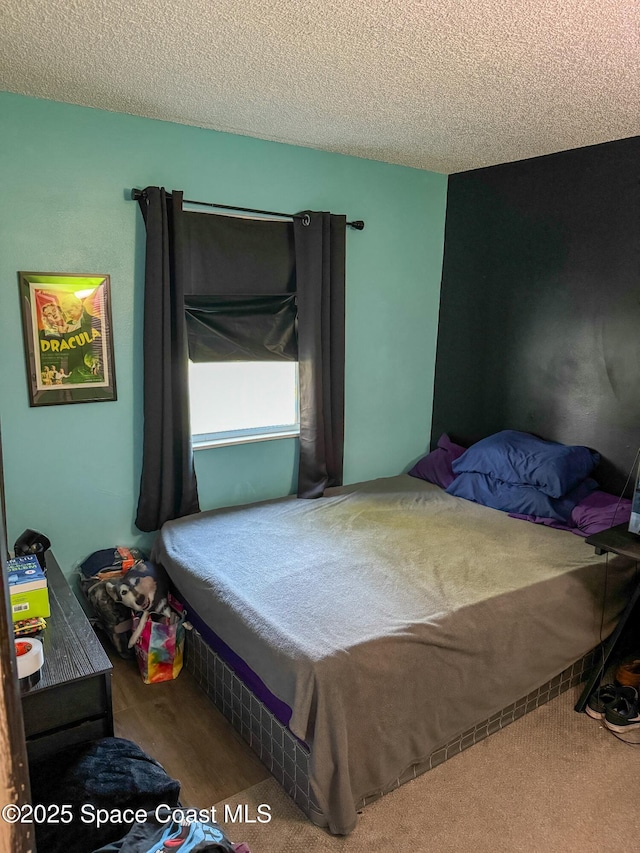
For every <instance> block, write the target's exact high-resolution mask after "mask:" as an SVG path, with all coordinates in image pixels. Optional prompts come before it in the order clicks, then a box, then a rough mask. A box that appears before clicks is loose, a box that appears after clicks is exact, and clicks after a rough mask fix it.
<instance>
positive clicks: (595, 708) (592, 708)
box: [585, 684, 620, 720]
mask: <svg viewBox="0 0 640 853" xmlns="http://www.w3.org/2000/svg"><path fill="white" fill-rule="evenodd" d="M619 696H620V686H619V685H618V684H604V685H603V686H602V687H599V688H598V689H597V690H595V691H594V692H593V693H592V694H591V696H589V701H588V702H587V707H586V708H585V711H586V712H587V714H588V715H589V716H590V717H593V719H594V720H603V719H604V715H605V712H606V710H607V708H610V707H612V706H613V705H615V703H616V702H617V701H618V698H619Z"/></svg>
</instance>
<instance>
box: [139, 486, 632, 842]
mask: <svg viewBox="0 0 640 853" xmlns="http://www.w3.org/2000/svg"><path fill="white" fill-rule="evenodd" d="M152 556H153V558H154V559H155V560H157V561H158V562H160V563H161V564H162V565H164V566H165V568H166V569H167V570H168V571H169V573H170V575H171V576H172V578H173V580H174V582H175V583H176V585H177V587H178V588H179V589H180V590H181V591H182V592H183V594H184V595H185V597H186V598H187V600H188V601H190V602H191V603H192V604H193V606H194V607H195V608H196V609H197V611H198V613H199V615H200V616H201V617H202V618H203V619H204V620H205V621H206V622H207V623H208V624H209V625H210V626H211V627H212V629H213V630H214V631H215V632H216V633H217V634H218V636H220V637H221V639H222V640H224V642H225V643H227V644H228V645H229V646H230V647H231V648H233V649H234V651H235V652H237V653H238V654H239V655H240V656H241V657H242V658H243V659H244V660H245V661H246V662H247V663H248V664H249V666H251V668H252V669H253V670H254V671H255V672H256V673H257V674H258V675H259V676H260V678H261V679H262V680H263V681H264V683H265V684H266V685H267V686H268V687H269V689H270V690H271V691H272V692H273V693H274V694H275V695H276V696H278V697H279V698H280V699H282V700H283V701H284V702H286V703H287V704H288V705H289V706H290V707H291V709H292V712H293V713H292V717H291V721H290V729H291V731H292V732H293V733H294V734H295V735H296V736H297V737H298V738H300V739H301V740H303V741H305V742H306V743H307V744H308V745H309V747H310V749H311V759H310V773H311V783H312V786H313V789H314V793H315V795H316V797H317V800H318V802H319V804H320V805H321V807H322V810H323V812H324V814H325V816H326V818H327V821H328V825H329V828H330V829H331V831H332V832H334V833H348V832H350V831H351V830H352V829H353V828H354V826H355V823H356V804H357V803H358V802H359V801H360V800H361V799H362V798H363V797H368V796H371V795H374V794H375V793H376V792H377V791H381V790H384V789H385V788H387V787H388V786H389V785H390V784H391V783H393V780H394V779H396V778H398V777H401V776H402V775H403V774H404V771H406V770H407V769H408V768H409V767H411V766H412V765H413V764H415V763H416V762H419V761H420V760H421V759H423V758H425V757H426V756H428V755H429V754H430V753H431V752H433V750H434V749H437V748H438V747H439V746H442V745H443V744H445V743H446V742H448V741H449V740H450V739H451V738H452V737H454V736H456V735H458V734H459V733H461V732H463V731H465V730H467V729H469V728H471V727H472V726H473V725H475V724H476V723H478V722H479V721H482V720H484V719H486V718H487V717H489V716H491V715H492V714H494V713H496V712H498V711H499V710H501V709H502V708H504V707H505V706H507V705H509V704H510V703H512V702H514V701H516V700H517V699H518V698H520V697H522V696H524V695H525V694H527V693H528V692H530V691H532V690H534V689H536V688H537V687H538V686H540V685H541V684H543V683H545V682H546V681H548V680H549V679H551V678H553V677H554V676H555V675H557V674H558V673H560V672H561V671H562V670H563V669H565V668H566V667H567V666H568V665H569V664H571V663H573V662H574V661H575V660H577V659H579V658H580V657H582V655H584V654H585V653H586V652H587V651H589V650H590V649H591V648H593V647H594V646H595V645H597V643H598V642H600V640H601V639H602V636H606V635H607V634H608V633H609V632H610V631H611V630H612V627H613V624H614V620H615V619H616V618H617V617H618V615H619V614H620V612H621V610H622V608H623V607H624V603H625V598H626V595H627V593H628V583H629V581H630V579H631V575H632V569H631V566H630V564H629V563H627V562H626V561H624V560H622V558H615V559H610V560H609V578H608V587H607V592H608V596H607V597H608V600H607V603H606V607H605V615H604V628H603V633H602V635H601V611H602V606H603V582H604V577H605V571H604V562H603V561H604V558H602V557H596V556H594V553H593V549H591V548H589V547H588V546H586V545H585V543H584V540H582V539H581V538H579V537H577V536H574V535H573V534H570V533H566V532H563V531H558V530H553V529H550V528H548V527H543V526H540V525H533V524H530V523H527V522H524V521H520V520H516V519H512V518H509V517H508V516H507V515H506V514H505V513H501V512H497V511H495V510H492V509H487V508H485V507H482V506H478V505H476V504H473V503H470V502H468V501H465V500H462V499H460V498H455V497H451V496H450V495H447V494H446V493H445V492H443V491H442V490H441V489H439V488H438V487H437V486H432V485H430V484H428V483H425V482H423V481H421V480H416V479H413V478H411V477H409V476H407V475H403V476H399V477H393V478H389V479H382V480H375V481H372V482H369V483H363V484H358V485H356V486H349V487H343V488H341V489H338V490H332V492H331V493H330V495H329V496H328V497H325V498H323V499H319V500H315V501H311V500H309V501H305V500H297V499H295V498H286V499H282V500H276V501H269V502H266V503H261V504H255V505H251V506H248V507H241V508H232V509H223V510H215V511H213V512H204V513H201V514H199V515H196V516H191V517H189V518H186V519H180V520H178V521H173V522H169V523H167V524H165V526H164V527H163V529H162V531H161V533H160V534H159V536H158V539H157V541H156V544H155V546H154V553H153V555H152Z"/></svg>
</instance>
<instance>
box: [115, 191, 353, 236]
mask: <svg viewBox="0 0 640 853" xmlns="http://www.w3.org/2000/svg"><path fill="white" fill-rule="evenodd" d="M143 195H144V190H136V189H133V190H131V198H132V200H133V201H139V200H140V199H141V198H142V197H143ZM167 196H169V198H170V197H171V193H167ZM182 203H183V204H199V205H201V206H202V207H219V208H221V209H222V210H240V211H242V212H243V213H261V214H263V215H264V216H284V217H286V218H287V219H304V218H305V214H304V213H278V211H277V210H256V209H255V208H252V207H234V206H233V205H230V204H215V203H214V202H211V201H193V200H192V199H189V198H183V199H182ZM347 225H348V226H349V227H350V228H354V229H355V230H356V231H362V230H363V228H364V222H363V221H362V219H356V220H354V221H353V222H347Z"/></svg>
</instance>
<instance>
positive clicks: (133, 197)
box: [131, 188, 142, 201]
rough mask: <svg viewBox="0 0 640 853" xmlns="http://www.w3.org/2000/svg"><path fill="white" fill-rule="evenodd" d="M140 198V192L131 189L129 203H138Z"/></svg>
mask: <svg viewBox="0 0 640 853" xmlns="http://www.w3.org/2000/svg"><path fill="white" fill-rule="evenodd" d="M141 198H142V190H137V189H135V188H134V189H132V190H131V201H138V200H139V199H141Z"/></svg>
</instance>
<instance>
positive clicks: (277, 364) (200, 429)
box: [189, 361, 300, 449]
mask: <svg viewBox="0 0 640 853" xmlns="http://www.w3.org/2000/svg"><path fill="white" fill-rule="evenodd" d="M189 399H190V411H191V432H192V435H193V446H194V448H195V449H197V448H202V447H210V446H212V445H219V444H241V443H245V442H249V441H263V440H266V439H271V438H282V437H285V436H294V435H298V434H299V432H300V416H299V408H298V363H297V362H295V361H226V362H225V361H213V362H200V363H194V362H192V361H190V362H189Z"/></svg>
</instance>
